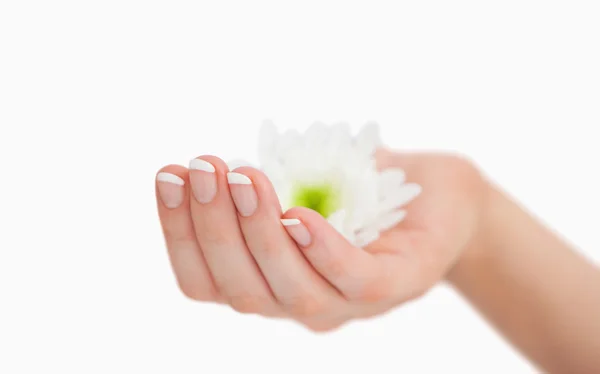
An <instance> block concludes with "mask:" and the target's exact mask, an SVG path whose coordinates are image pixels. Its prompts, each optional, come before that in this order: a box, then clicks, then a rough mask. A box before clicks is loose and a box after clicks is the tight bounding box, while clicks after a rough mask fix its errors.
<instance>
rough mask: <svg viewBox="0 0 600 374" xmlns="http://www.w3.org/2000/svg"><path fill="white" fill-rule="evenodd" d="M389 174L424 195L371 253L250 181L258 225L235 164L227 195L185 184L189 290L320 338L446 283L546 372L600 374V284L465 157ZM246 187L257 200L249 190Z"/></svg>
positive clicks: (396, 156) (178, 221)
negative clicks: (242, 204) (236, 192)
mask: <svg viewBox="0 0 600 374" xmlns="http://www.w3.org/2000/svg"><path fill="white" fill-rule="evenodd" d="M376 157H377V161H378V167H379V168H382V169H384V168H387V167H391V166H394V167H400V168H403V169H404V171H405V172H406V175H407V179H408V181H409V182H416V183H418V184H420V185H421V186H422V187H423V192H422V193H421V195H419V197H417V198H416V199H415V200H413V201H412V202H411V203H410V204H408V205H407V206H406V209H407V210H408V215H407V217H406V219H405V220H404V221H402V222H401V223H400V224H399V225H397V226H396V227H394V228H393V229H391V230H389V231H387V232H385V233H383V234H382V236H381V237H380V239H379V240H377V241H376V242H374V243H373V244H371V245H369V246H368V247H367V248H365V249H360V248H355V247H353V246H352V245H350V244H349V243H348V242H347V241H346V240H345V239H344V238H343V237H341V235H339V234H338V233H337V232H336V231H335V230H334V229H333V228H332V227H331V226H330V225H329V224H328V223H327V221H326V220H325V219H324V218H323V217H321V216H320V215H319V214H317V213H316V212H314V211H311V210H309V209H306V208H293V209H291V210H289V211H288V212H285V213H283V212H282V211H281V208H280V205H279V202H278V200H277V197H276V195H275V192H274V190H273V187H272V185H271V183H270V182H269V181H268V179H267V178H266V176H265V175H263V174H262V173H261V172H260V171H259V170H256V169H253V168H249V167H242V168H238V169H236V170H235V171H236V172H238V173H241V174H244V175H246V176H248V177H249V178H250V179H251V180H252V183H253V185H252V186H251V187H252V188H254V190H255V192H256V195H257V197H258V208H257V209H256V211H255V212H254V213H253V214H252V215H250V216H247V217H246V216H243V215H241V214H239V213H238V211H237V210H236V205H235V204H234V201H233V199H232V196H231V193H230V191H231V190H232V189H234V188H240V186H239V185H233V186H229V185H228V183H227V177H226V174H227V172H228V171H229V170H228V169H227V166H226V164H225V163H224V162H223V161H222V160H220V159H219V158H217V157H214V156H201V157H199V158H201V159H203V160H205V161H208V162H210V163H211V164H212V165H214V166H215V168H216V173H215V174H216V176H217V193H216V196H215V197H214V199H213V200H212V201H210V202H209V203H199V202H198V201H196V199H195V198H194V197H193V194H192V193H191V188H190V187H191V186H190V178H189V175H190V173H196V172H197V171H190V170H188V169H186V168H184V167H181V166H177V165H170V166H167V167H165V168H163V169H161V171H162V172H168V173H172V174H175V175H177V176H179V177H181V178H182V179H183V180H184V181H185V184H184V186H183V187H182V188H183V190H184V198H183V202H182V203H181V205H179V206H178V207H176V208H168V207H167V206H165V204H164V203H163V202H162V201H161V198H160V197H159V196H158V193H157V202H158V211H159V216H160V219H161V223H162V228H163V233H164V235H165V239H166V244H167V248H168V251H169V255H170V259H171V264H172V267H173V270H174V273H175V275H176V278H177V281H178V284H179V287H180V288H181V290H182V292H183V293H184V294H185V295H186V296H187V297H189V298H191V299H193V300H198V301H204V302H217V303H224V304H228V305H230V306H231V307H232V308H234V309H235V310H237V311H238V312H241V313H253V314H260V315H264V316H268V317H276V318H289V319H293V320H295V321H298V322H299V323H301V324H303V325H304V326H306V327H307V328H309V329H311V330H313V331H330V330H332V329H335V328H337V327H339V326H341V325H342V324H344V323H345V322H347V321H350V320H353V319H362V318H368V317H372V316H376V315H379V314H382V313H385V312H387V311H389V310H390V309H392V308H394V307H397V306H398V305H400V304H402V303H405V302H407V301H410V300H413V299H416V298H418V297H419V296H421V295H423V294H424V293H426V292H427V291H428V290H429V289H430V288H431V287H432V286H433V285H435V284H436V283H438V282H440V281H448V282H449V283H450V284H451V285H453V286H454V287H455V288H456V289H457V290H458V292H460V293H461V294H462V295H463V296H464V297H465V298H466V299H467V300H468V301H470V302H471V303H472V304H473V305H474V306H475V308H477V309H478V310H479V311H480V312H481V313H482V314H483V315H484V316H485V317H486V318H487V319H488V320H489V321H490V322H491V323H492V324H493V325H494V326H495V327H496V328H497V329H498V330H499V331H500V332H501V333H502V334H503V335H504V336H505V337H506V338H507V339H508V340H509V341H511V342H512V343H513V344H514V345H515V346H516V347H517V348H518V349H520V350H521V351H522V352H523V353H524V354H525V355H526V356H528V357H529V358H530V359H531V360H532V361H533V362H534V363H536V364H537V365H538V366H539V367H540V368H542V369H544V370H546V371H549V372H557V373H567V372H568V373H591V372H593V371H594V368H596V370H597V369H598V368H600V358H598V357H600V356H598V355H595V354H594V352H596V353H597V352H600V317H599V316H600V272H599V271H598V269H597V268H595V267H594V266H593V265H592V264H591V263H590V262H589V261H586V260H585V259H584V258H582V257H581V256H579V255H578V254H577V253H575V252H574V251H573V250H571V249H570V248H569V246H568V245H567V244H565V243H563V242H562V241H561V240H560V239H559V238H558V237H556V236H555V235H554V234H553V233H552V232H550V231H549V230H548V229H546V228H545V227H543V225H541V224H540V223H539V222H537V221H536V220H535V219H534V218H532V217H531V215H530V214H528V213H527V212H526V211H524V210H523V209H522V208H520V207H519V206H518V204H516V203H515V202H513V201H511V200H510V199H509V198H508V197H507V196H505V195H504V194H503V193H502V192H501V191H500V190H499V189H498V188H497V187H496V186H493V185H491V184H490V183H489V182H488V181H487V180H486V179H485V178H484V177H483V176H482V174H481V173H480V172H479V171H478V169H477V168H476V167H475V166H474V165H473V163H471V162H470V161H468V160H466V159H464V158H461V157H457V156H454V155H444V154H401V153H397V152H393V151H390V150H385V149H382V150H380V151H378V153H377V155H376ZM244 187H248V186H244ZM281 218H297V219H299V220H300V221H301V222H302V224H303V225H304V226H305V227H306V229H307V230H308V232H309V233H310V237H311V241H310V245H308V246H300V245H298V244H297V243H296V242H295V241H294V240H293V239H292V237H291V236H290V235H289V234H288V232H287V231H286V228H285V227H284V226H283V225H282V224H281V222H280V219H281Z"/></svg>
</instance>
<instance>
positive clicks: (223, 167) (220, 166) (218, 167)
mask: <svg viewBox="0 0 600 374" xmlns="http://www.w3.org/2000/svg"><path fill="white" fill-rule="evenodd" d="M195 159H198V160H202V161H205V162H208V163H209V164H210V165H212V166H213V167H214V168H215V172H219V173H227V172H228V171H229V166H227V163H226V162H225V161H223V160H222V159H221V158H219V157H217V156H213V155H202V156H198V157H196V158H195ZM195 159H192V160H190V164H192V163H193V162H194V160H195Z"/></svg>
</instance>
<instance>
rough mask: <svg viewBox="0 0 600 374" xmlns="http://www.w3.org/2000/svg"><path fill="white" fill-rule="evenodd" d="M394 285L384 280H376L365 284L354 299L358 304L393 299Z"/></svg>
mask: <svg viewBox="0 0 600 374" xmlns="http://www.w3.org/2000/svg"><path fill="white" fill-rule="evenodd" d="M392 295H393V290H392V283H391V282H388V281H387V280H386V279H383V278H376V279H373V280H369V281H367V282H364V283H363V285H362V287H361V288H360V291H359V292H357V294H356V295H355V297H354V299H355V300H356V301H358V302H363V303H373V302H382V301H385V300H388V299H390V298H391V297H392Z"/></svg>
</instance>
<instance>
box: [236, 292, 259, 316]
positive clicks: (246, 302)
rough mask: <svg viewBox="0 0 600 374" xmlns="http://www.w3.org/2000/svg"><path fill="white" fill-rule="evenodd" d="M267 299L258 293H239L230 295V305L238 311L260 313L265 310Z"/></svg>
mask: <svg viewBox="0 0 600 374" xmlns="http://www.w3.org/2000/svg"><path fill="white" fill-rule="evenodd" d="M266 304H267V300H266V298H265V297H261V296H256V295H238V296H231V297H229V305H230V306H231V307H232V308H233V309H234V310H235V311H236V312H238V313H243V314H260V313H262V312H263V311H264V310H265V307H266Z"/></svg>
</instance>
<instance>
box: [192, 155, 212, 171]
mask: <svg viewBox="0 0 600 374" xmlns="http://www.w3.org/2000/svg"><path fill="white" fill-rule="evenodd" d="M190 169H192V170H201V171H206V172H209V173H214V172H215V167H214V166H213V164H211V163H210V162H208V161H204V160H202V159H199V158H195V159H193V160H192V161H190Z"/></svg>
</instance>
